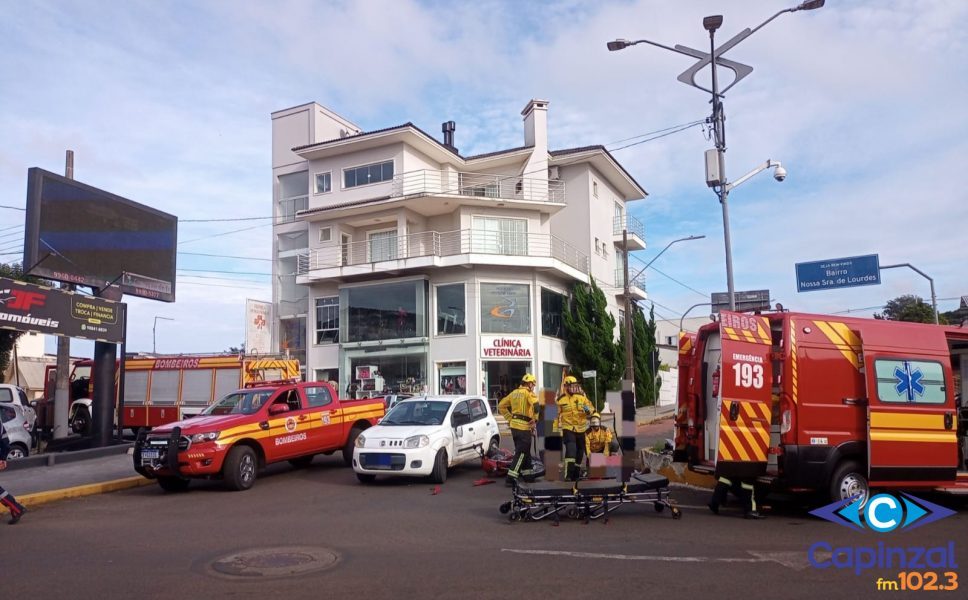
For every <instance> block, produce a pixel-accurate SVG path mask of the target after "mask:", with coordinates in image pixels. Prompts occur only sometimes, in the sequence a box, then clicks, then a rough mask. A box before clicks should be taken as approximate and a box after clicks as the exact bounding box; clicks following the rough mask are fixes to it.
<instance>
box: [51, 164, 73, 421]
mask: <svg viewBox="0 0 968 600" xmlns="http://www.w3.org/2000/svg"><path fill="white" fill-rule="evenodd" d="M65 162H66V164H65V166H64V177H66V178H68V179H74V151H73V150H68V151H67V157H66V159H65ZM60 287H61V289H63V290H65V291H71V290H73V289H74V286H73V285H72V284H70V283H62V284H61V286H60ZM70 368H71V338H69V337H67V336H64V335H60V336H57V368H56V370H55V373H56V378H55V380H54V439H62V438H66V437H67V436H68V435H70V431H69V428H68V414H69V411H70V402H71V394H70V389H69V380H68V378H69V375H70V373H69V372H70ZM48 400H50V399H49V398H48Z"/></svg>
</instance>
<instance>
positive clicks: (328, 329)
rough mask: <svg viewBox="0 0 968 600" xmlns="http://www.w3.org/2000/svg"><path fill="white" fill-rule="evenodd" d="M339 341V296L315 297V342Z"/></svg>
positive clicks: (330, 342) (328, 342)
mask: <svg viewBox="0 0 968 600" xmlns="http://www.w3.org/2000/svg"><path fill="white" fill-rule="evenodd" d="M337 342H339V297H338V296H333V297H331V298H316V343H317V344H335V343H337Z"/></svg>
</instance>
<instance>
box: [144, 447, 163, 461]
mask: <svg viewBox="0 0 968 600" xmlns="http://www.w3.org/2000/svg"><path fill="white" fill-rule="evenodd" d="M159 456H161V451H159V450H149V449H144V450H142V451H141V461H142V462H144V461H146V460H157V459H158V457H159Z"/></svg>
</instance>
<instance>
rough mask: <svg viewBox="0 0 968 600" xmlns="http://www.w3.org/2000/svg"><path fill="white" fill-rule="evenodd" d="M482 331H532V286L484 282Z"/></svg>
mask: <svg viewBox="0 0 968 600" xmlns="http://www.w3.org/2000/svg"><path fill="white" fill-rule="evenodd" d="M481 333H531V286H530V285H528V284H526V283H523V284H522V283H482V284H481Z"/></svg>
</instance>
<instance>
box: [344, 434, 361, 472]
mask: <svg viewBox="0 0 968 600" xmlns="http://www.w3.org/2000/svg"><path fill="white" fill-rule="evenodd" d="M361 433H363V428H362V427H354V428H353V429H350V437H348V438H347V439H346V445H345V446H343V462H344V463H346V466H347V467H351V466H353V448H355V447H356V438H358V437H360V434H361Z"/></svg>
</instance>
